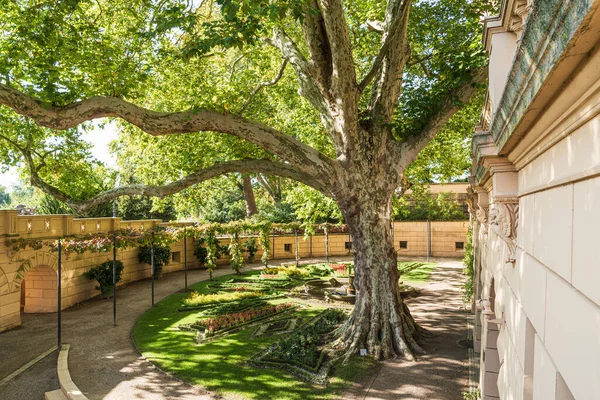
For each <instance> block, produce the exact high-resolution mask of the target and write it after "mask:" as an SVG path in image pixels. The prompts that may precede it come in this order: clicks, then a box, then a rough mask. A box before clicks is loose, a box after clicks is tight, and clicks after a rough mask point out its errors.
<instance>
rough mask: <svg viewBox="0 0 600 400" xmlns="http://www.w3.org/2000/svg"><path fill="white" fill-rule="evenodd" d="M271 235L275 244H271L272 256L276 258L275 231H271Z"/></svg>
mask: <svg viewBox="0 0 600 400" xmlns="http://www.w3.org/2000/svg"><path fill="white" fill-rule="evenodd" d="M271 237H272V238H273V245H272V246H271V249H272V251H271V258H272V259H275V232H273V233H271Z"/></svg>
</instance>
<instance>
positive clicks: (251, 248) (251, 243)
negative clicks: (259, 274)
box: [244, 239, 258, 264]
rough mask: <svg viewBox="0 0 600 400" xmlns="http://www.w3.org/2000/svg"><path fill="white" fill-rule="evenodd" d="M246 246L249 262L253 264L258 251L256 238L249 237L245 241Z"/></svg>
mask: <svg viewBox="0 0 600 400" xmlns="http://www.w3.org/2000/svg"><path fill="white" fill-rule="evenodd" d="M244 247H245V249H246V251H247V252H248V264H252V263H253V262H254V256H255V255H256V252H257V251H258V245H257V244H256V239H247V240H246V241H245V242H244Z"/></svg>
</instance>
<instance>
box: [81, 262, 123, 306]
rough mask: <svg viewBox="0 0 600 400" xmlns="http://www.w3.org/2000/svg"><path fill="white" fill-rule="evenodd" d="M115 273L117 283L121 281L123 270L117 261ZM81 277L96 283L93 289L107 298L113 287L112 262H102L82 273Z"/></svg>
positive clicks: (121, 264) (120, 263)
mask: <svg viewBox="0 0 600 400" xmlns="http://www.w3.org/2000/svg"><path fill="white" fill-rule="evenodd" d="M116 267H117V268H116V272H117V276H116V278H117V282H119V281H120V280H121V274H122V272H123V269H124V268H125V267H124V266H123V263H122V262H121V261H119V260H117V262H116ZM83 276H85V277H86V278H88V279H89V280H91V281H94V280H95V281H97V282H98V286H96V287H95V289H96V290H100V291H101V292H102V295H103V296H104V297H108V296H109V295H111V294H112V287H113V261H112V260H108V261H105V262H103V263H102V264H100V265H98V266H96V267H94V268H92V269H90V270H89V271H86V272H84V273H83Z"/></svg>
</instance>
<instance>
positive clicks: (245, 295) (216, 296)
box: [183, 291, 267, 307]
mask: <svg viewBox="0 0 600 400" xmlns="http://www.w3.org/2000/svg"><path fill="white" fill-rule="evenodd" d="M266 295H267V294H266V293H265V292H259V291H255V292H228V293H213V294H201V293H199V292H192V293H190V294H189V296H188V297H186V298H185V299H184V300H183V304H184V305H186V306H188V307H197V306H202V305H207V304H216V303H225V302H229V301H235V300H242V299H254V298H258V297H263V296H266Z"/></svg>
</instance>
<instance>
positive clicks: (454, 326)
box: [344, 260, 469, 400]
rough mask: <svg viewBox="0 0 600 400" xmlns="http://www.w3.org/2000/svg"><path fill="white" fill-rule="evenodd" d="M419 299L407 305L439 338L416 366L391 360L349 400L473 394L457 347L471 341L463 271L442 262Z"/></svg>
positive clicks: (446, 399)
mask: <svg viewBox="0 0 600 400" xmlns="http://www.w3.org/2000/svg"><path fill="white" fill-rule="evenodd" d="M435 261H437V262H438V263H439V266H438V268H437V270H436V271H435V272H434V273H433V274H432V275H431V278H430V280H429V281H428V282H427V283H425V284H421V285H415V286H418V287H420V288H421V289H422V294H421V295H420V296H418V297H415V298H411V299H408V300H407V301H406V302H407V304H408V306H409V308H410V310H411V313H412V315H413V316H414V318H415V319H416V320H417V322H418V323H420V324H421V326H423V327H425V328H426V329H427V330H429V331H430V332H431V333H433V334H434V336H433V338H431V339H427V341H426V343H425V345H424V346H423V347H424V349H425V351H426V352H427V354H426V355H423V356H421V357H419V358H418V360H417V361H415V362H409V361H405V360H389V361H386V362H384V363H383V365H382V366H381V369H380V371H379V373H378V374H377V375H376V377H375V378H374V379H373V378H371V379H369V380H367V381H366V382H362V385H356V386H355V387H354V388H352V389H351V390H350V391H349V392H348V393H347V394H346V395H345V396H344V400H358V399H360V400H387V399H394V400H396V399H411V400H412V399H427V400H454V399H456V400H462V398H463V397H462V394H461V392H463V391H466V390H467V389H468V372H469V368H468V353H467V350H466V349H464V348H462V347H460V346H458V344H457V341H459V340H461V339H465V338H466V329H467V322H466V321H467V315H468V314H467V312H466V311H464V309H463V307H462V306H463V303H462V292H461V288H462V284H463V282H464V277H463V275H462V269H463V265H462V263H461V262H460V261H456V260H452V261H445V260H444V261H442V260H435Z"/></svg>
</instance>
